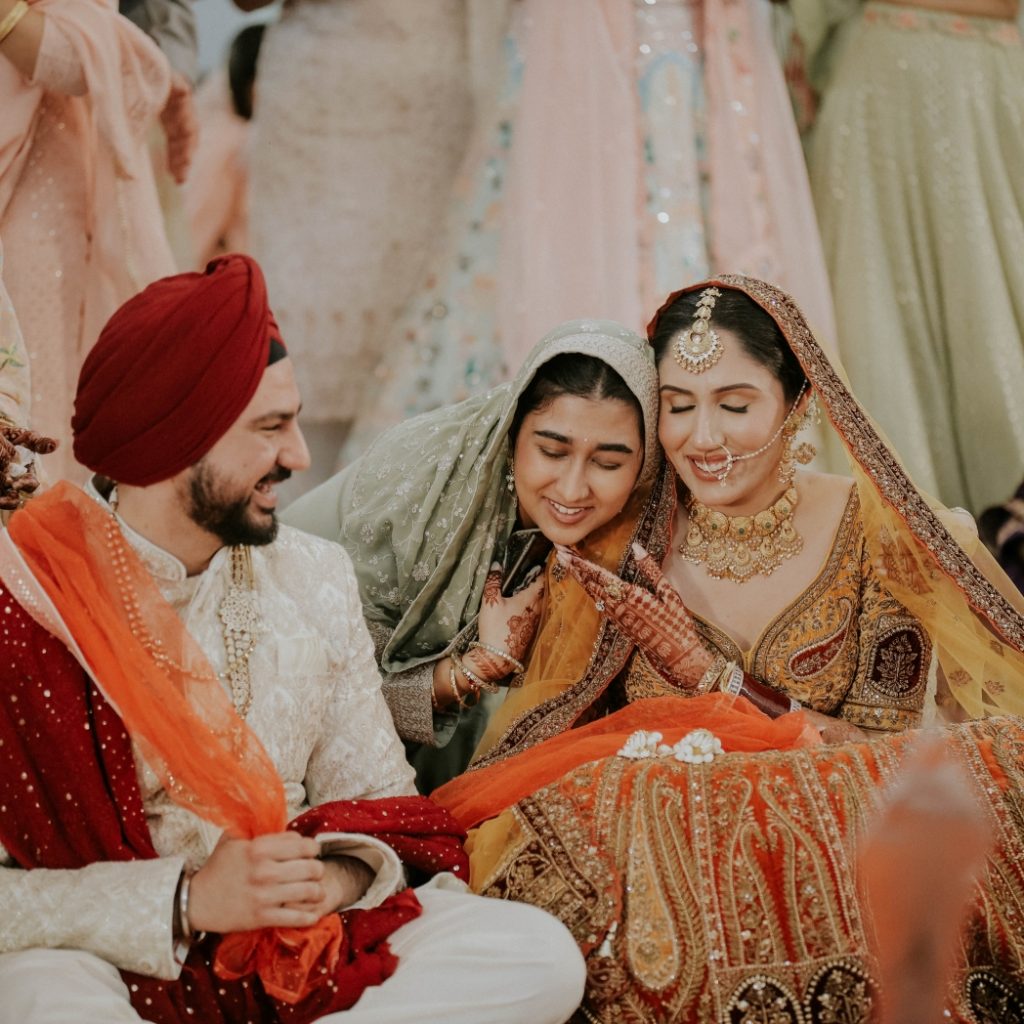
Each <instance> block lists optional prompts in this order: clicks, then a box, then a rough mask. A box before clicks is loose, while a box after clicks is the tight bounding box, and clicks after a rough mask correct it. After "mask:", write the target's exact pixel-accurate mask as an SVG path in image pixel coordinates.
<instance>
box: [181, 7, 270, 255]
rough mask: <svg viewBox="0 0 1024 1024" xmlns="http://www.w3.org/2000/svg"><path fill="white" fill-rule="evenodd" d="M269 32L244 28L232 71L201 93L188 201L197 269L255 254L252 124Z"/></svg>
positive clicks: (216, 75) (215, 76) (231, 58)
mask: <svg viewBox="0 0 1024 1024" xmlns="http://www.w3.org/2000/svg"><path fill="white" fill-rule="evenodd" d="M264 28H265V26H264V25H248V26H246V27H245V28H243V29H242V30H241V32H239V33H238V35H236V36H235V38H234V40H233V41H232V43H231V47H230V49H229V52H228V60H227V69H226V71H225V70H218V71H214V72H212V73H211V74H210V75H208V76H207V77H206V79H204V81H203V83H202V85H200V86H199V89H198V90H197V92H196V108H197V115H198V119H199V124H200V133H199V145H198V147H197V149H196V155H195V159H194V160H193V162H192V173H191V174H190V176H189V180H188V181H187V182H186V183H185V189H184V201H185V215H186V217H187V218H188V225H189V231H190V236H191V245H192V249H193V253H194V258H193V263H194V265H195V267H196V268H197V269H202V268H203V267H205V266H206V264H207V263H208V262H209V261H210V260H211V259H213V257H214V256H217V255H220V254H221V253H225V252H248V250H249V122H250V121H251V120H252V110H253V93H254V88H255V83H256V60H257V57H258V56H259V52H260V44H261V42H262V40H263V32H264Z"/></svg>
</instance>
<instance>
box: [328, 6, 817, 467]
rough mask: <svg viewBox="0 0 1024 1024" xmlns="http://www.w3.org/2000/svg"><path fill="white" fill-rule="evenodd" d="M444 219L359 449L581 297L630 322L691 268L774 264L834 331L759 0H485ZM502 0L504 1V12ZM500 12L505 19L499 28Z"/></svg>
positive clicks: (519, 351) (500, 366) (481, 374)
mask: <svg viewBox="0 0 1024 1024" xmlns="http://www.w3.org/2000/svg"><path fill="white" fill-rule="evenodd" d="M489 10H490V18H491V25H489V26H485V30H484V31H475V32H474V37H473V38H474V45H475V48H476V49H477V50H481V51H482V50H483V49H484V47H485V46H486V45H487V44H488V43H489V45H490V56H489V57H485V58H482V59H479V60H478V61H476V62H475V66H480V67H482V68H487V69H489V71H490V81H486V80H485V79H484V77H483V76H477V77H475V78H474V97H475V100H476V102H475V109H476V111H477V120H476V125H475V130H474V138H473V142H472V144H471V146H470V150H469V152H468V154H467V156H466V160H465V163H464V165H463V167H462V169H461V171H460V174H459V178H458V180H457V182H456V185H455V188H454V190H453V193H452V196H451V199H450V204H449V211H448V218H447V221H446V225H445V233H444V235H443V237H441V238H439V239H438V244H437V245H436V246H435V249H434V251H433V253H432V256H431V259H430V262H429V264H428V266H427V267H426V269H425V271H424V273H423V274H422V275H421V278H420V281H419V286H418V288H417V291H416V293H415V295H414V296H413V298H412V299H411V301H410V302H409V303H408V305H407V306H406V308H405V310H404V311H403V313H402V315H401V317H400V318H399V319H398V321H397V322H396V323H394V324H392V325H391V327H390V330H389V331H388V333H387V343H386V345H384V347H383V354H382V361H381V363H380V366H379V370H378V377H379V383H378V386H377V387H376V388H374V389H373V390H372V391H368V393H367V395H366V398H365V400H364V402H363V406H362V409H361V415H360V418H359V421H358V423H357V427H356V430H355V431H354V432H353V436H352V438H351V441H350V443H349V444H348V446H347V449H346V452H345V455H346V459H347V458H349V457H355V456H356V455H358V454H359V453H360V452H361V451H362V450H364V449H365V446H366V445H367V444H368V443H369V442H370V441H371V440H373V438H374V437H376V436H377V435H378V434H379V433H380V432H381V431H382V430H383V429H385V428H386V427H387V426H389V425H391V424H392V423H395V422H397V421H399V420H401V419H403V418H404V417H406V416H410V415H414V414H416V413H420V412H424V411H426V410H428V409H432V408H437V407H439V406H442V405H445V404H447V403H449V402H455V401H459V400H460V399H463V398H466V397H467V396H469V395H472V394H475V393H478V392H481V391H484V390H486V389H487V388H488V387H490V386H492V385H493V384H496V383H498V382H499V381H501V380H504V379H506V377H507V376H508V372H509V370H514V369H515V368H517V367H518V366H519V365H520V363H521V362H522V359H523V357H524V355H525V353H526V351H527V350H528V348H529V346H530V344H531V342H532V341H533V340H534V339H536V338H538V337H541V336H542V335H544V334H545V333H546V332H547V331H548V330H549V329H550V328H551V327H552V326H553V325H554V324H556V323H558V322H560V321H564V320H568V319H572V318H574V317H581V316H587V317H607V318H609V319H614V320H618V321H620V322H622V323H625V324H627V325H629V326H631V327H633V328H635V329H636V328H640V327H641V326H642V324H643V322H644V320H645V317H644V314H643V310H645V309H651V308H653V305H654V302H655V298H656V297H657V296H658V295H660V294H662V293H665V292H667V291H668V290H669V289H670V288H673V287H678V285H679V283H680V282H682V281H698V280H700V279H702V278H703V277H706V276H707V275H708V274H709V273H710V272H711V271H712V270H714V269H717V268H728V269H730V270H737V271H743V272H745V273H749V274H754V275H759V276H761V277H766V278H770V279H772V280H776V281H779V282H782V283H783V285H784V286H785V287H787V288H788V289H789V290H790V291H791V292H792V293H793V294H794V295H795V296H796V297H797V298H798V299H799V300H800V302H801V304H802V305H803V306H804V308H805V309H807V310H808V313H809V316H810V317H811V320H812V322H813V323H814V325H815V327H816V329H817V330H818V332H819V334H820V335H821V336H822V337H824V338H827V339H830V340H831V338H832V337H833V336H834V326H833V316H832V308H831V302H830V299H829V291H828V276H827V273H826V270H825V265H824V259H823V256H822V252H821V243H820V240H819V238H818V234H817V227H816V223H815V217H814V209H813V203H812V200H811V194H810V186H809V183H808V180H807V170H806V165H805V162H804V157H803V153H802V150H801V146H800V141H799V137H798V134H797V131H796V127H795V124H794V119H793V113H792V108H791V105H790V102H789V97H788V93H787V90H786V85H785V80H784V77H783V75H782V70H781V66H780V64H779V61H778V58H777V57H776V55H775V51H774V47H773V43H772V32H771V24H770V10H769V7H768V5H767V4H765V3H764V2H763V0H739V2H735V3H732V2H726V0H701V2H700V3H692V2H684V0H658V2H657V3H647V2H642V0H559V2H558V3H557V4H553V3H549V2H547V0H515V2H508V0H504V2H502V0H490V8H489ZM499 14H501V16H502V18H503V21H501V22H499V20H498V15H499ZM495 29H497V31H495Z"/></svg>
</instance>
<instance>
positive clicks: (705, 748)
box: [672, 729, 725, 764]
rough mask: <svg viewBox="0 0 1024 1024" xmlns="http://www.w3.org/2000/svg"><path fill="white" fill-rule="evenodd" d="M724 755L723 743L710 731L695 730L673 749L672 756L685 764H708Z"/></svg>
mask: <svg viewBox="0 0 1024 1024" xmlns="http://www.w3.org/2000/svg"><path fill="white" fill-rule="evenodd" d="M724 753H725V751H724V750H723V749H722V741H721V740H720V739H719V738H718V737H717V736H716V735H715V734H714V733H713V732H711V730H710V729H694V730H693V732H688V733H687V734H686V735H685V736H684V737H683V738H682V739H681V740H680V741H679V742H678V743H677V744H676V745H675V746H674V747H673V748H672V756H673V757H675V759H676V760H677V761H682V762H684V763H685V764H707V763H708V762H709V761H713V760H714V759H715V758H716V757H717V756H718V755H719V754H724Z"/></svg>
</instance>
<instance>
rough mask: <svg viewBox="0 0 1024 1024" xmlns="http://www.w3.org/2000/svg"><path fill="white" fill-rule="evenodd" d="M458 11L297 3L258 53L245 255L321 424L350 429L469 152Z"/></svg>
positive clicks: (419, 2) (455, 7) (439, 0)
mask: <svg viewBox="0 0 1024 1024" xmlns="http://www.w3.org/2000/svg"><path fill="white" fill-rule="evenodd" d="M464 20H465V14H464V4H463V2H462V0H345V2H344V3H333V2H318V0H297V2H295V3H291V4H288V5H287V6H286V7H285V8H284V11H283V15H282V18H281V20H280V21H279V22H278V23H277V24H274V25H271V26H270V28H269V29H268V31H267V34H266V38H265V40H264V43H263V47H262V50H261V53H260V70H259V74H260V85H259V102H258V103H257V107H256V114H255V119H254V121H253V138H252V148H251V165H250V166H251V175H252V178H251V190H252V191H251V206H250V212H251V224H250V230H251V243H252V251H253V253H254V254H255V255H256V257H257V258H258V259H259V260H260V263H261V264H262V266H263V270H264V272H265V274H266V276H267V283H268V285H269V288H270V294H271V295H272V296H273V297H274V310H275V312H276V314H277V319H278V322H279V323H280V325H281V331H282V332H283V336H284V338H285V339H286V340H287V342H288V347H289V349H290V351H291V353H292V355H293V356H294V358H295V372H296V376H297V378H298V382H299V387H300V390H301V392H302V397H303V415H304V416H305V417H307V418H308V419H310V420H313V421H325V420H347V419H350V418H351V417H352V416H353V414H354V412H355V409H356V407H357V405H358V403H359V401H360V398H361V397H362V395H363V393H364V391H365V388H366V385H367V383H368V382H369V378H370V375H371V373H372V371H373V368H374V366H375V365H376V364H377V362H378V360H379V359H380V358H381V357H382V356H386V358H387V360H388V361H389V362H390V361H391V360H393V359H394V356H393V354H392V353H391V352H390V351H387V349H388V334H387V330H388V327H389V325H390V324H392V323H393V321H394V319H395V317H396V316H397V314H398V311H399V310H400V309H401V308H402V306H403V304H404V302H405V300H406V298H407V297H408V295H409V293H410V291H411V290H412V288H413V286H414V283H415V279H416V275H417V274H418V273H419V271H420V269H421V267H422V264H423V260H424V257H425V255H426V252H427V249H428V245H429V243H430V240H431V238H432V236H433V234H434V232H435V231H436V230H437V228H438V226H439V224H438V222H439V220H440V217H441V215H442V212H443V204H444V201H445V199H446V197H447V195H448V189H449V187H450V183H451V178H452V176H453V174H454V173H455V169H456V167H457V166H458V161H459V158H460V156H461V154H462V149H463V146H464V141H465V130H466V126H467V125H466V122H467V118H468V113H469V96H468V94H467V90H466V88H465V84H464V80H465V77H466V53H465V24H464Z"/></svg>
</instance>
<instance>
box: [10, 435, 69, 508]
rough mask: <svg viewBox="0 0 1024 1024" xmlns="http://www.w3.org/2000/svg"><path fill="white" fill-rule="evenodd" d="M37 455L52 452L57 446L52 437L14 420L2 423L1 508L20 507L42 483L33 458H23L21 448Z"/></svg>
mask: <svg viewBox="0 0 1024 1024" xmlns="http://www.w3.org/2000/svg"><path fill="white" fill-rule="evenodd" d="M19 448H21V449H25V450H27V451H29V452H32V453H34V454H36V455H49V454H50V453H51V452H53V451H55V450H56V448H57V442H56V441H55V440H54V439H53V438H52V437H45V436H43V435H42V434H37V433H36V432H35V431H34V430H27V429H26V428H24V427H19V426H16V425H14V424H10V423H0V510H2V511H5V512H6V511H11V510H13V509H16V508H19V507H20V506H21V504H22V503H23V502H24V500H25V498H26V497H27V496H28V495H30V494H31V493H32V492H33V491H35V490H36V488H37V487H38V486H39V478H38V477H37V476H36V474H35V471H34V468H33V465H34V464H33V462H32V461H31V460H30V461H29V462H28V463H27V464H22V463H21V462H20V461H19V451H18V449H19Z"/></svg>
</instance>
